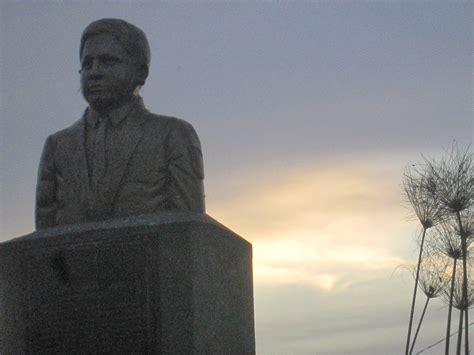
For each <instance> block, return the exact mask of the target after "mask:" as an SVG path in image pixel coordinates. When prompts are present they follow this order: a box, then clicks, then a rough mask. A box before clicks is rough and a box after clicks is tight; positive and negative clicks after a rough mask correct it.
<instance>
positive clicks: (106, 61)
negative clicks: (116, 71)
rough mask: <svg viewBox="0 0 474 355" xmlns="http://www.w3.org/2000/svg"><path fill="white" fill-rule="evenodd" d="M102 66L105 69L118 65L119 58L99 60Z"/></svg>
mask: <svg viewBox="0 0 474 355" xmlns="http://www.w3.org/2000/svg"><path fill="white" fill-rule="evenodd" d="M101 62H102V64H104V65H105V66H107V67H110V66H113V65H116V64H119V63H120V62H121V61H120V59H119V58H116V57H104V58H102V60H101Z"/></svg>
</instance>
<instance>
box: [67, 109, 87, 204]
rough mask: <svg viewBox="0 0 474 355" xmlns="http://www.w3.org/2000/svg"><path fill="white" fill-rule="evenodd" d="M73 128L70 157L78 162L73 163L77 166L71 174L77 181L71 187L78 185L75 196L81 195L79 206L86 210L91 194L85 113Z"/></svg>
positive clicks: (71, 177)
mask: <svg viewBox="0 0 474 355" xmlns="http://www.w3.org/2000/svg"><path fill="white" fill-rule="evenodd" d="M73 128H74V129H73V136H72V139H71V143H72V145H71V147H70V149H69V153H68V154H70V158H69V159H70V160H71V161H74V162H76V164H71V166H73V167H74V168H75V169H74V171H72V174H71V176H70V179H72V180H74V181H75V183H72V184H71V187H76V189H77V190H76V192H75V193H74V196H79V201H78V205H79V206H78V207H79V210H82V211H84V210H85V207H86V206H87V203H88V199H87V197H88V196H89V173H88V166H87V160H86V149H85V144H86V140H85V114H84V116H83V117H82V118H81V119H80V120H79V121H78V122H76V123H75V125H74V127H73ZM76 169H77V170H76Z"/></svg>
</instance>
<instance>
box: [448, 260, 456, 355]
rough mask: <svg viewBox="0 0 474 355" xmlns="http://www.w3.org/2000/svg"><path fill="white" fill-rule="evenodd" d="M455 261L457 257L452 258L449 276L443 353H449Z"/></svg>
mask: <svg viewBox="0 0 474 355" xmlns="http://www.w3.org/2000/svg"><path fill="white" fill-rule="evenodd" d="M456 262H457V259H456V258H454V261H453V274H452V276H451V290H450V291H449V307H448V324H447V326H446V346H445V355H449V338H450V334H449V333H450V332H451V313H452V310H453V294H454V279H455V277H456Z"/></svg>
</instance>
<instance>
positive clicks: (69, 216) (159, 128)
mask: <svg viewBox="0 0 474 355" xmlns="http://www.w3.org/2000/svg"><path fill="white" fill-rule="evenodd" d="M137 101H138V102H137V104H136V105H135V107H134V108H133V109H132V111H131V113H130V114H129V117H127V119H126V120H124V122H123V125H124V126H123V127H121V128H120V130H119V133H118V134H116V135H114V136H113V139H111V141H110V144H109V141H108V146H107V151H108V157H109V161H108V165H107V174H106V175H105V177H104V178H103V180H102V181H101V182H100V184H99V185H98V186H94V187H93V186H91V179H90V174H89V171H88V164H87V160H86V159H87V157H86V147H85V125H86V122H85V115H86V114H84V115H83V117H82V118H81V119H80V120H78V121H77V122H76V123H74V124H73V125H72V126H70V127H69V128H66V129H64V130H61V131H59V132H56V133H54V134H52V135H50V136H49V137H48V138H47V140H46V143H45V145H44V148H43V153H42V157H41V161H40V166H39V171H38V181H37V187H36V216H35V217H36V227H37V228H47V227H52V226H56V225H62V224H70V223H79V222H85V221H93V220H101V219H107V218H112V217H120V216H129V215H137V214H147V213H156V212H159V211H165V210H182V211H183V210H184V211H194V212H202V213H203V212H204V188H203V178H204V173H203V163H202V153H201V145H200V142H199V138H198V136H197V134H196V132H195V130H194V128H193V127H192V126H191V125H190V124H189V123H187V122H186V121H183V120H180V119H177V118H174V117H168V116H163V115H156V114H153V113H150V112H149V111H147V110H146V109H145V107H144V106H143V102H142V101H141V99H140V100H137Z"/></svg>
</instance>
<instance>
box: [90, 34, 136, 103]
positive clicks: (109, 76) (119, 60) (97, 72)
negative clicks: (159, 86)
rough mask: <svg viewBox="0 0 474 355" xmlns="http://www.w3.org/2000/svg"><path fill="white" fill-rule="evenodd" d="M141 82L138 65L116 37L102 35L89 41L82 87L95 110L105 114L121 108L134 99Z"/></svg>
mask: <svg viewBox="0 0 474 355" xmlns="http://www.w3.org/2000/svg"><path fill="white" fill-rule="evenodd" d="M139 82H140V80H139V73H138V69H137V66H136V65H135V64H134V62H133V59H132V58H131V57H130V55H129V54H128V53H127V52H126V51H125V50H124V49H123V48H122V45H121V44H120V42H118V41H117V40H116V39H115V38H114V37H113V36H111V35H109V34H100V35H97V36H93V37H90V38H89V39H88V40H87V41H86V43H85V45H84V49H83V52H82V58H81V88H82V94H83V95H84V98H85V99H86V101H87V102H88V103H89V105H90V106H91V107H92V108H93V109H95V110H96V111H98V112H106V111H108V110H110V109H113V108H116V107H118V106H120V105H121V104H123V103H125V102H126V101H128V100H130V99H131V97H132V96H133V92H134V90H135V88H136V87H137V85H138V84H139Z"/></svg>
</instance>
